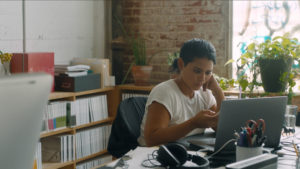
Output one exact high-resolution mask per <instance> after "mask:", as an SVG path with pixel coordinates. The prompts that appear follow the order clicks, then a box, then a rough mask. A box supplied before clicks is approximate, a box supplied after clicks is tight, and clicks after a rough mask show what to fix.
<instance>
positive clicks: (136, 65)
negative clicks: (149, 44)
mask: <svg viewBox="0 0 300 169" xmlns="http://www.w3.org/2000/svg"><path fill="white" fill-rule="evenodd" d="M115 20H116V22H117V23H118V25H119V26H120V28H121V31H122V34H123V37H124V39H125V41H126V42H127V44H128V45H129V47H130V50H131V51H132V54H133V62H132V63H131V64H130V66H129V69H128V71H127V72H126V74H125V77H124V78H123V80H122V84H124V82H125V81H126V79H127V77H128V75H129V73H130V72H131V73H132V76H133V79H134V84H135V85H138V86H145V85H149V79H150V76H151V72H152V69H153V67H152V66H151V65H149V62H150V60H151V58H152V56H151V57H149V58H148V57H147V54H146V43H145V39H144V38H142V37H140V35H139V34H138V33H133V32H129V33H128V32H127V31H126V30H125V27H124V26H123V24H122V23H121V21H120V20H119V19H118V18H117V17H115Z"/></svg>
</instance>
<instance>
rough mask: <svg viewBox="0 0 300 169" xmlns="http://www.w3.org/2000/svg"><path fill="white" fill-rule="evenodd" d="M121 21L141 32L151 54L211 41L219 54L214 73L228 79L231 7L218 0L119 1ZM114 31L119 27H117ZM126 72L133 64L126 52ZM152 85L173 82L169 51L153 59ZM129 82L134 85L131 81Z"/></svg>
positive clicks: (130, 79)
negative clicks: (192, 42)
mask: <svg viewBox="0 0 300 169" xmlns="http://www.w3.org/2000/svg"><path fill="white" fill-rule="evenodd" d="M118 1H119V3H118V4H119V5H120V6H121V9H122V10H121V11H122V12H121V18H122V20H123V24H124V25H125V27H126V28H128V29H131V30H133V31H136V32H139V34H140V35H141V36H142V37H144V38H145V39H146V47H147V54H148V55H149V56H150V55H152V54H153V53H156V52H158V51H161V50H164V51H170V52H174V51H179V49H180V47H181V46H182V44H183V42H185V41H186V40H189V39H192V38H202V39H206V40H209V41H210V42H212V44H213V45H214V46H215V48H216V51H217V65H216V66H215V67H214V72H215V73H217V74H218V75H219V76H225V77H227V76H228V74H229V72H228V71H229V69H228V67H224V63H226V61H227V60H228V56H227V53H228V41H229V40H228V35H229V4H228V2H226V1H216V0H118ZM113 31H117V28H116V27H115V28H114V27H113ZM118 57H123V63H124V66H123V73H124V74H125V72H126V70H127V69H128V65H129V62H130V61H131V59H130V58H131V57H130V53H128V52H123V56H118ZM150 64H151V65H153V68H154V70H153V72H152V76H151V82H152V83H154V84H157V83H159V82H162V81H164V80H167V79H169V73H168V65H167V52H160V53H158V54H156V55H155V56H154V57H153V58H152V60H151V63H150ZM127 82H132V78H129V79H128V81H127Z"/></svg>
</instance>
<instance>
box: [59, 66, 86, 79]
mask: <svg viewBox="0 0 300 169" xmlns="http://www.w3.org/2000/svg"><path fill="white" fill-rule="evenodd" d="M54 69H55V71H54V73H55V75H56V76H68V77H78V76H86V75H87V74H88V71H89V70H90V69H91V67H90V66H89V65H73V66H71V65H55V66H54Z"/></svg>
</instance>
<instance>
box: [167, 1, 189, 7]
mask: <svg viewBox="0 0 300 169" xmlns="http://www.w3.org/2000/svg"><path fill="white" fill-rule="evenodd" d="M185 1H186V0H176V1H175V0H165V1H163V6H164V7H167V8H169V7H184V6H185V5H186V4H185Z"/></svg>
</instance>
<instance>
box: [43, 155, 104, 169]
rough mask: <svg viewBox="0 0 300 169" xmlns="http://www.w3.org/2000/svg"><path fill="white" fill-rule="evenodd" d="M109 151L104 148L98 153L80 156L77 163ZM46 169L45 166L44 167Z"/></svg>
mask: <svg viewBox="0 0 300 169" xmlns="http://www.w3.org/2000/svg"><path fill="white" fill-rule="evenodd" d="M107 153H108V151H107V150H103V151H100V152H98V153H95V154H92V155H89V156H86V157H83V158H80V159H77V160H76V161H75V162H76V163H80V162H83V161H85V160H89V159H92V158H95V157H98V156H101V155H104V154H107ZM43 169H44V168H43Z"/></svg>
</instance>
